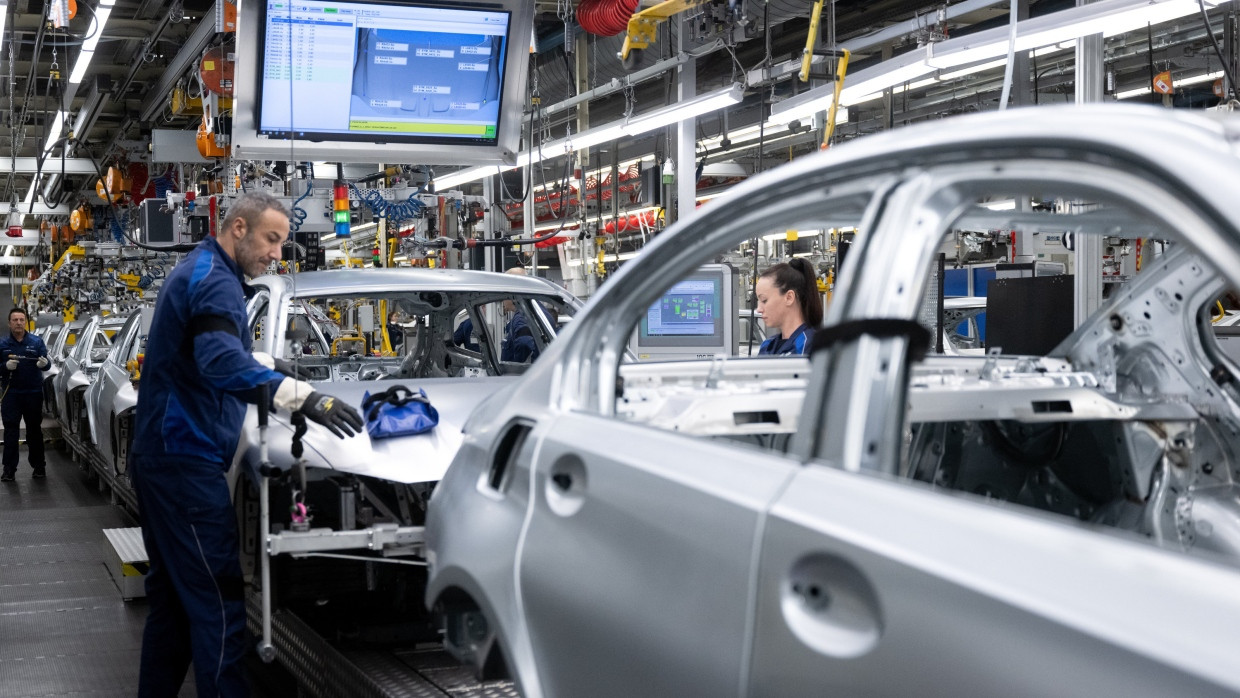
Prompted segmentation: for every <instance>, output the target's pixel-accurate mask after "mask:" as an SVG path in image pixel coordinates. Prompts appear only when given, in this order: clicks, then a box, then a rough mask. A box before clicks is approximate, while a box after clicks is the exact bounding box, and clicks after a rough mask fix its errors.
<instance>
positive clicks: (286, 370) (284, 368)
mask: <svg viewBox="0 0 1240 698" xmlns="http://www.w3.org/2000/svg"><path fill="white" fill-rule="evenodd" d="M272 361H273V362H274V363H275V365H274V366H273V368H274V369H275V370H277V371H279V372H280V373H283V374H284V375H286V376H288V377H289V378H297V379H299V380H303V381H308V380H314V373H313V372H311V371H310V369H309V368H306V367H305V366H298V365H297V364H295V363H293V362H292V361H288V360H286V359H273V360H272Z"/></svg>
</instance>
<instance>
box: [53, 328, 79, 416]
mask: <svg viewBox="0 0 1240 698" xmlns="http://www.w3.org/2000/svg"><path fill="white" fill-rule="evenodd" d="M88 323H89V321H88V320H74V321H73V322H68V323H65V324H64V325H62V326H60V331H59V332H57V333H56V336H55V337H54V338H52V341H51V343H49V344H48V345H47V355H48V358H49V359H50V360H51V362H52V365H51V366H50V367H49V368H48V369H47V375H46V376H44V378H43V386H44V387H43V409H44V411H46V412H47V413H48V414H50V415H52V417H53V418H57V419H59V418H60V408H61V401H60V400H58V399H57V397H56V376H58V375H60V371H61V368H62V367H63V366H64V364H65V359H67V358H68V357H69V352H71V351H73V348H74V347H75V346H77V340H78V337H79V336H80V335H81V334H82V330H83V329H85V327H86V325H87V324H88Z"/></svg>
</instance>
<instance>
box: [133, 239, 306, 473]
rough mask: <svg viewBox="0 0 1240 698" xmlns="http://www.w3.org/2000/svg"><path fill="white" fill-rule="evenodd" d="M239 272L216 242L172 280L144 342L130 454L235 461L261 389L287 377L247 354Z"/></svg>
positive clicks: (198, 251)
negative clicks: (250, 406)
mask: <svg viewBox="0 0 1240 698" xmlns="http://www.w3.org/2000/svg"><path fill="white" fill-rule="evenodd" d="M245 301H246V296H245V284H244V280H243V277H242V273H241V268H240V267H239V266H237V263H236V262H235V261H234V260H233V259H232V257H229V256H228V255H227V254H226V253H225V252H224V250H223V248H221V247H220V245H219V243H218V242H217V241H216V240H215V238H213V237H208V238H206V239H205V240H203V241H202V242H200V243H199V244H198V246H197V247H196V248H194V251H193V252H190V253H189V255H188V256H186V258H185V259H184V260H182V261H181V263H180V264H178V265H177V266H176V268H175V269H173V270H172V272H171V273H170V274H168V278H167V279H165V280H164V285H163V288H161V289H160V292H159V300H158V301H156V303H155V315H154V316H153V317H152V319H151V329H150V334H149V335H148V339H147V344H146V357H145V359H144V364H143V367H142V386H141V390H139V391H138V410H137V420H136V421H137V424H136V425H135V428H134V440H133V454H134V455H135V456H145V457H160V456H169V455H184V456H194V457H196V458H202V459H205V460H212V461H218V462H221V463H223V464H228V463H231V462H232V457H233V454H234V453H235V452H236V450H237V439H238V437H239V436H240V434H241V424H242V422H243V421H244V419H245V403H246V402H250V403H255V402H257V398H258V391H257V390H256V389H257V388H258V387H259V386H262V385H270V388H271V390H270V393H269V394H274V393H275V389H276V387H277V386H278V385H279V383H280V381H281V380H283V379H284V376H283V375H281V374H279V373H277V372H275V371H272V370H270V369H268V368H266V367H264V366H263V365H262V364H260V363H258V362H257V361H255V360H254V357H253V356H251V354H250V343H251V341H252V338H251V337H250V335H249V323H248V321H247V318H246V314H245Z"/></svg>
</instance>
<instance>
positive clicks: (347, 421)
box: [301, 391, 362, 439]
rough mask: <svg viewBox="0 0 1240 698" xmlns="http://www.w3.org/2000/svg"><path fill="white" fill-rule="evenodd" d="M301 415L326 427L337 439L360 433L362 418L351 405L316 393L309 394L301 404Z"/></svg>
mask: <svg viewBox="0 0 1240 698" xmlns="http://www.w3.org/2000/svg"><path fill="white" fill-rule="evenodd" d="M301 413H302V414H304V415H306V417H307V418H308V419H311V420H313V421H316V422H318V423H319V424H322V425H323V426H325V427H327V428H328V429H329V430H330V431H331V433H333V434H335V435H336V437H337V438H341V439H343V438H344V437H346V436H353V435H354V434H358V433H361V431H362V416H361V415H360V414H358V413H357V410H355V409H353V406H352V405H350V404H348V403H346V402H345V401H343V400H339V399H337V398H334V397H332V396H331V395H324V394H323V393H320V392H318V391H315V392H313V393H310V396H309V397H307V398H306V401H305V402H303V403H302V405H301Z"/></svg>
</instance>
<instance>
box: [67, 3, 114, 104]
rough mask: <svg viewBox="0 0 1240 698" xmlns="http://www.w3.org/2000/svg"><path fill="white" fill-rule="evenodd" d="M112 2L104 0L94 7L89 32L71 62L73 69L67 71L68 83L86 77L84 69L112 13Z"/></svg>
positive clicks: (76, 82)
mask: <svg viewBox="0 0 1240 698" xmlns="http://www.w3.org/2000/svg"><path fill="white" fill-rule="evenodd" d="M114 2H115V0H111V1H108V0H104V1H103V2H100V3H99V7H98V8H96V9H95V16H94V19H93V20H92V21H91V32H90V34H89V36H87V37H86V39H85V40H84V41H83V42H82V51H81V52H80V53H78V57H77V61H76V62H75V63H74V64H73V70H72V71H70V72H69V83H70V84H73V85H77V84H78V83H80V82H82V79H83V78H85V77H86V69H87V68H89V67H90V61H91V59H93V58H94V57H95V47H96V46H98V45H99V40H100V39H101V38H103V27H104V25H105V24H107V23H108V17H110V16H111V15H112V5H113V4H114Z"/></svg>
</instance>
